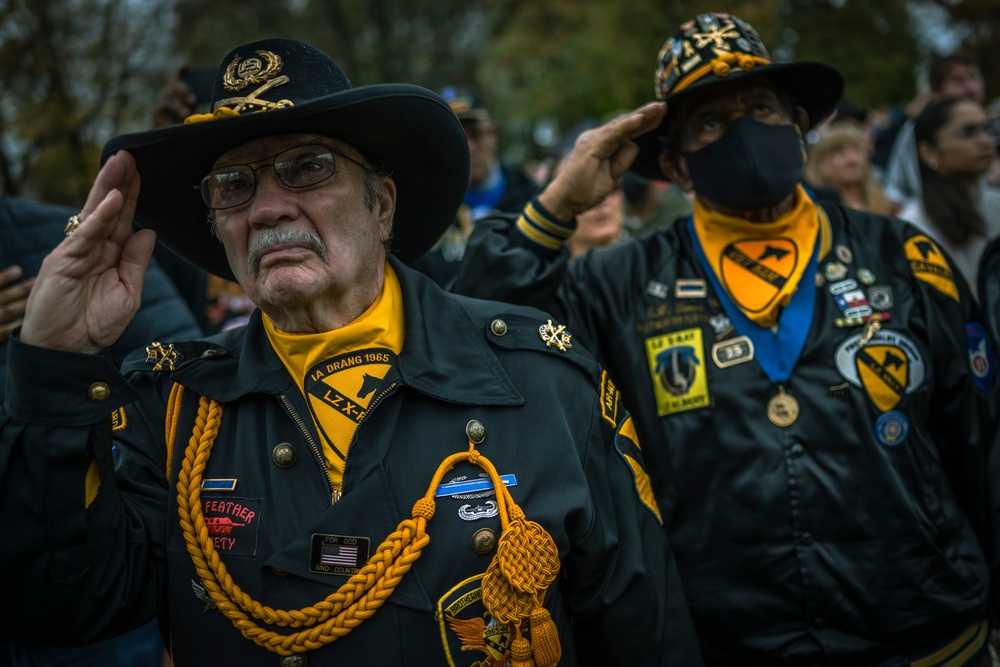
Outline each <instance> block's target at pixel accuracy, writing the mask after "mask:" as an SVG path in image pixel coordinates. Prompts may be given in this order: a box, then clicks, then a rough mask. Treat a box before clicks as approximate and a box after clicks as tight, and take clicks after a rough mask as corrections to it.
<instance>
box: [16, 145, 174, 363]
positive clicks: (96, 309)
mask: <svg viewBox="0 0 1000 667" xmlns="http://www.w3.org/2000/svg"><path fill="white" fill-rule="evenodd" d="M138 196H139V172H138V171H137V170H136V166H135V160H134V159H133V158H132V156H131V155H129V154H128V153H125V152H122V153H118V154H117V155H114V156H113V157H111V158H110V159H109V160H108V161H107V162H106V163H105V165H104V167H103V168H102V169H101V171H100V173H99V174H98V175H97V179H96V180H95V181H94V185H93V187H92V188H91V190H90V194H89V195H88V196H87V203H86V204H85V205H84V207H83V210H82V211H80V220H81V224H80V226H79V227H78V228H77V229H76V231H74V232H73V233H72V234H70V235H69V236H67V237H66V238H65V239H63V241H62V243H60V244H59V245H58V246H56V248H55V249H54V250H53V251H52V252H51V253H50V254H49V255H48V257H46V258H45V260H44V261H43V262H42V267H41V269H40V270H39V272H38V276H37V277H36V278H35V286H34V289H33V290H32V291H31V296H29V297H28V305H27V310H26V312H25V314H24V324H23V326H22V327H21V340H22V341H24V342H25V343H29V344H31V345H36V346H39V347H46V348H51V349H56V350H66V351H71V352H88V353H92V352H97V351H98V350H100V349H102V348H105V347H108V346H109V345H111V344H112V343H113V342H115V340H117V339H118V337H119V336H120V335H121V334H122V332H123V331H124V330H125V327H126V326H127V325H128V323H129V322H130V321H131V320H132V317H133V316H134V315H135V313H136V311H137V310H138V309H139V302H140V299H141V295H142V284H143V281H144V280H145V278H146V267H147V266H148V265H149V258H150V256H151V255H152V254H153V247H154V246H155V245H156V234H155V233H154V232H152V231H151V230H142V231H140V232H137V233H136V234H135V235H133V234H132V216H133V214H134V212H135V205H136V199H137V197H138Z"/></svg>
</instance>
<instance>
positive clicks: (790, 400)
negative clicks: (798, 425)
mask: <svg viewBox="0 0 1000 667" xmlns="http://www.w3.org/2000/svg"><path fill="white" fill-rule="evenodd" d="M767 418H768V419H770V420H771V423H772V424H774V425H775V426H780V427H782V428H785V427H786V426H791V425H792V424H794V423H795V420H796V419H798V418H799V402H798V401H797V400H795V397H794V396H791V395H789V394H786V393H785V390H784V389H781V390H779V391H778V393H777V394H775V395H774V396H772V397H771V400H770V401H768V402H767Z"/></svg>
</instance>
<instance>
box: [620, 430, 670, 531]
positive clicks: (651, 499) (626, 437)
mask: <svg viewBox="0 0 1000 667" xmlns="http://www.w3.org/2000/svg"><path fill="white" fill-rule="evenodd" d="M615 449H617V450H618V453H619V454H620V455H621V457H622V458H623V459H625V462H626V463H628V466H629V468H630V469H631V470H632V478H633V480H634V481H635V492H636V494H637V495H638V496H639V500H640V501H642V504H643V505H645V506H646V508H647V509H649V511H650V512H652V513H653V515H654V516H655V517H656V520H657V521H659V522H660V523H661V524H662V523H663V516H662V515H661V514H660V506H659V505H657V504H656V495H655V494H654V493H653V483H652V481H650V479H649V474H648V473H647V472H646V466H645V463H644V462H643V460H642V447H640V446H639V436H638V434H636V432H635V423H634V422H633V421H632V417H631V415H630V416H628V417H626V418H625V421H623V422H622V425H621V428H619V429H618V433H616V434H615Z"/></svg>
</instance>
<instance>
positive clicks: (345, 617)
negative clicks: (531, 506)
mask: <svg viewBox="0 0 1000 667" xmlns="http://www.w3.org/2000/svg"><path fill="white" fill-rule="evenodd" d="M180 398H181V392H180V391H178V392H177V393H176V394H175V395H172V396H171V399H172V400H171V406H170V408H169V410H168V413H169V416H170V419H171V420H172V421H173V422H174V423H173V425H172V426H171V425H169V424H168V426H167V430H166V435H167V436H168V437H170V436H172V435H174V434H175V433H176V421H177V420H178V419H179V418H180V412H181V411H180V405H179V404H180ZM221 422H222V405H221V404H220V403H218V402H216V401H213V400H211V399H207V398H205V397H200V398H199V402H198V414H197V416H196V418H195V425H194V429H193V430H192V432H191V438H190V440H189V441H188V445H187V448H186V449H185V451H184V459H183V461H182V462H181V470H180V472H179V473H178V476H177V506H178V507H177V513H178V516H179V519H180V525H181V532H182V534H183V536H184V543H185V545H186V546H187V550H188V553H189V554H190V555H191V560H192V562H193V563H194V567H195V571H196V572H197V573H198V577H199V578H200V579H201V581H202V584H203V585H204V586H205V591H206V592H207V593H208V595H209V597H211V599H212V601H213V602H214V603H215V605H216V607H217V608H218V609H219V611H221V612H222V613H223V615H225V617H226V618H228V619H229V621H230V622H231V623H232V624H233V626H234V627H235V628H236V629H237V630H239V631H240V632H241V633H242V634H243V636H244V637H246V638H247V639H249V640H251V641H253V642H254V643H256V644H257V645H259V646H262V647H264V648H266V649H267V650H269V651H272V652H274V653H277V654H279V655H292V654H295V653H302V652H304V651H308V650H312V649H317V648H321V647H322V646H325V645H327V644H330V643H332V642H334V641H336V640H337V639H339V638H340V637H343V636H345V635H347V634H348V633H349V632H350V631H351V630H353V629H354V628H355V627H357V626H358V625H359V624H360V623H361V622H362V621H364V620H365V619H367V618H369V617H371V615H372V614H374V613H375V611H376V610H377V609H378V608H379V607H381V606H382V604H383V603H384V602H385V601H386V600H387V599H388V598H389V596H390V595H392V593H393V591H394V590H395V589H396V586H397V585H398V584H399V582H400V581H401V580H402V578H403V575H405V574H406V573H407V572H409V570H410V568H411V567H412V566H413V563H414V562H415V561H416V560H417V559H418V558H419V557H420V554H421V552H422V551H423V548H424V547H426V546H427V544H428V543H430V536H429V535H427V532H426V528H427V522H428V521H429V520H430V519H431V518H432V517H433V516H434V510H435V502H434V494H435V492H436V490H437V488H438V486H439V485H440V483H441V480H442V479H443V478H444V475H446V474H447V473H448V471H449V470H451V469H452V468H453V467H454V466H455V464H457V463H459V462H461V461H469V462H470V463H474V464H475V465H478V466H479V467H480V468H482V469H483V470H485V471H486V472H487V474H488V475H489V477H490V479H491V481H492V482H493V487H494V490H495V492H496V497H497V506H498V510H499V515H500V524H501V536H500V544H499V546H498V548H497V554H496V556H495V557H494V559H493V561H492V562H491V563H490V566H489V568H487V573H486V575H485V576H484V577H483V601H484V604H485V605H486V607H487V609H488V610H490V613H491V614H493V616H494V617H496V618H497V620H500V621H501V622H508V621H510V622H514V623H515V624H516V626H515V627H516V640H515V645H513V646H512V657H515V660H514V662H513V663H512V664H515V665H519V667H520V666H522V665H523V667H530V666H531V665H537V667H551V666H554V665H555V664H556V663H558V662H559V658H560V656H561V648H560V646H559V634H558V631H557V630H556V627H555V624H554V623H553V622H552V619H551V618H550V617H549V615H548V612H547V611H546V610H545V609H544V608H543V607H541V601H542V600H544V597H545V589H546V588H547V587H548V586H549V584H550V583H551V582H552V581H553V580H554V579H555V577H556V575H557V574H558V572H559V554H558V550H557V549H556V546H555V543H554V542H553V541H552V537H551V536H550V535H549V534H548V533H547V532H546V531H545V529H544V528H542V527H541V526H540V525H538V524H537V523H534V522H532V521H526V520H525V517H524V512H523V511H522V510H521V508H520V507H518V506H517V504H516V503H515V502H514V500H513V498H511V496H510V493H509V492H508V491H507V487H506V486H505V485H504V483H503V481H502V480H501V479H500V475H499V474H498V473H497V471H496V468H495V467H494V466H493V464H492V463H491V462H490V460H489V459H487V458H486V457H485V456H482V455H480V454H479V452H477V451H476V449H475V446H474V444H473V443H472V442H471V441H470V443H469V450H468V451H465V452H460V453H457V454H452V455H451V456H449V457H448V458H446V459H445V460H444V461H442V462H441V465H439V466H438V469H437V472H435V474H434V477H433V479H432V480H431V483H430V485H429V487H428V489H427V493H426V494H425V495H424V497H423V498H420V499H418V500H417V501H416V503H414V505H413V511H412V516H413V518H412V519H405V520H403V521H401V522H400V523H399V525H398V526H397V528H396V530H395V531H394V532H392V533H391V534H390V535H389V536H388V537H386V538H385V540H384V541H383V542H382V544H380V545H379V546H378V548H377V549H376V550H375V555H374V556H372V557H371V559H369V561H368V563H367V564H365V566H364V567H362V568H361V569H360V570H359V571H358V572H357V573H356V574H354V575H353V576H351V578H350V579H348V580H347V582H345V583H344V584H343V585H342V586H341V587H340V588H339V589H338V590H337V591H335V592H333V593H331V594H330V595H329V596H327V597H326V599H324V600H322V601H320V602H317V603H316V604H315V605H313V606H310V607H304V608H302V609H297V610H290V611H289V610H281V609H273V608H271V607H268V606H265V605H262V604H261V603H259V602H257V601H256V600H254V599H253V598H251V597H250V596H249V595H248V594H246V593H245V592H243V590H242V589H241V588H240V587H239V586H237V585H236V583H235V582H234V581H233V579H232V577H231V576H230V575H229V572H228V570H227V569H226V566H225V564H224V563H223V562H222V559H221V558H219V554H218V552H217V551H216V550H215V546H214V544H213V542H212V540H211V538H210V537H209V534H208V526H207V524H206V523H205V516H204V514H203V511H202V503H201V483H202V476H203V474H204V472H205V467H206V466H207V464H208V458H209V455H210V454H211V451H212V446H213V445H214V443H215V439H216V437H217V436H218V433H219V427H220V425H221ZM168 475H169V472H168ZM491 571H493V572H494V574H493V575H492V576H491V575H490V572H491ZM488 579H489V580H490V582H491V584H490V593H489V594H488V595H487V580H488ZM487 598H489V599H488V600H487ZM501 615H502V616H501ZM251 617H252V618H254V619H257V620H259V621H263V622H264V623H266V624H269V625H276V626H279V627H283V628H304V629H303V630H299V631H298V632H293V633H291V634H287V635H282V634H279V633H277V632H275V631H273V630H268V629H265V628H262V627H261V626H259V625H257V624H256V623H255V622H254V621H252V620H251ZM529 618H530V619H531V621H530V622H531V635H532V640H533V643H534V647H531V644H529V643H528V641H527V640H526V639H524V638H523V637H522V636H521V624H522V623H523V622H524V621H525V620H527V619H529ZM526 647H527V649H526ZM526 650H527V651H528V653H527V654H526V653H525V652H526ZM532 650H533V654H534V659H533V660H532V657H531V651H532ZM515 654H516V656H515Z"/></svg>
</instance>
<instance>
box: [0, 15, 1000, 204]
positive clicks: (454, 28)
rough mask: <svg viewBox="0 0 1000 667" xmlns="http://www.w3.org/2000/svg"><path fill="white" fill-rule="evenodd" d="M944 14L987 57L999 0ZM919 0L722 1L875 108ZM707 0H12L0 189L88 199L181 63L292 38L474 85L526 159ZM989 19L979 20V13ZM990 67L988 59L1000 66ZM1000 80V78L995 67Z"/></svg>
mask: <svg viewBox="0 0 1000 667" xmlns="http://www.w3.org/2000/svg"><path fill="white" fill-rule="evenodd" d="M921 1H922V2H937V3H941V4H942V5H945V6H948V7H949V8H950V10H951V11H952V16H953V17H954V18H955V20H956V21H958V22H967V23H969V24H970V25H972V24H974V23H975V22H976V21H985V18H984V17H987V18H988V17H993V18H992V19H991V22H990V23H989V25H988V26H987V27H986V28H983V27H982V26H974V27H975V30H973V29H972V28H970V37H969V38H970V39H972V38H976V39H980V40H982V41H983V43H982V44H981V46H982V48H993V49H996V48H1000V47H997V45H996V42H997V40H995V39H993V40H992V41H991V39H989V38H986V37H982V34H985V32H983V31H986V32H989V34H990V35H992V32H991V31H992V30H993V29H994V26H996V25H997V24H998V21H997V20H996V12H997V11H998V10H997V8H996V5H997V0H962V2H958V3H954V4H953V3H952V0H921ZM907 6H908V2H907V0H720V2H718V3H717V4H716V5H713V6H712V7H711V10H713V11H729V12H732V13H734V14H736V15H738V16H740V17H741V18H743V19H745V20H747V21H748V22H750V23H751V24H752V25H754V27H755V28H757V30H758V32H760V33H761V36H762V37H763V39H764V41H765V43H767V44H771V45H773V47H774V51H773V53H772V55H773V56H774V57H775V59H776V60H779V61H781V60H789V59H792V58H796V59H815V60H821V61H825V62H829V63H831V64H833V65H835V66H837V67H839V68H841V69H842V70H844V72H845V73H846V75H847V81H848V85H847V91H848V97H849V99H851V100H852V101H854V102H855V103H856V104H859V105H869V106H880V105H885V104H888V103H890V102H899V101H906V100H908V99H909V98H910V97H912V95H913V92H914V89H915V74H914V72H915V71H917V70H918V69H919V68H920V65H921V63H920V58H919V55H920V53H921V51H920V50H919V47H920V44H919V40H918V39H917V37H915V36H914V32H913V26H912V25H910V23H909V21H908V18H907V16H908V15H907ZM705 10H706V6H705V5H704V3H703V2H695V1H694V0H674V1H672V2H663V1H662V0H615V2H607V0H547V1H546V2H535V1H533V0H367V1H366V2H357V0H272V1H271V2H267V3H259V2H252V3H242V4H240V5H237V6H234V5H233V4H232V3H205V2H201V1H200V0H0V85H2V86H3V91H4V95H3V99H2V102H0V187H2V189H3V191H4V192H5V193H7V194H23V195H26V196H29V197H35V198H39V199H47V200H51V201H56V202H61V203H65V204H68V205H80V203H81V202H82V200H83V197H84V196H85V194H86V191H87V186H88V184H89V183H90V181H91V180H92V179H93V177H94V175H95V174H96V172H97V167H98V156H99V151H100V147H101V146H102V145H103V144H104V142H105V141H107V140H108V139H109V138H110V137H112V136H114V135H115V134H119V133H121V132H126V131H136V130H142V129H146V128H148V127H149V125H150V123H151V111H152V105H153V101H154V98H155V95H156V92H157V91H158V90H159V89H160V88H161V87H163V86H164V85H165V84H166V83H167V82H168V81H169V80H170V78H171V77H172V76H173V75H174V73H175V72H176V71H177V70H178V69H179V68H180V67H181V66H182V65H183V64H185V63H186V64H189V65H191V66H211V67H215V66H217V65H218V63H219V60H220V59H221V57H222V56H223V55H225V53H226V52H227V51H228V50H229V49H230V48H232V46H234V45H236V44H241V43H246V42H250V41H253V40H256V39H262V38H265V37H274V36H284V37H288V36H291V37H295V38H297V39H301V40H303V41H306V42H309V43H311V44H314V45H316V46H317V47H319V48H321V49H323V50H324V51H326V52H328V53H330V54H331V55H333V56H334V58H335V59H336V60H337V61H338V62H340V63H341V65H342V66H343V67H344V69H345V71H346V72H347V73H348V75H349V76H350V77H351V80H352V81H353V83H354V85H365V84H373V83H386V82H407V83H414V84H418V85H423V86H426V87H428V88H431V89H433V90H439V89H441V88H442V87H443V86H445V85H470V86H472V87H475V88H477V89H478V90H479V91H480V92H481V94H482V97H483V98H484V100H485V102H486V103H487V105H488V106H489V107H490V109H491V112H492V114H493V116H494V117H495V119H496V120H497V121H498V122H499V123H500V124H501V125H502V126H503V131H502V133H501V139H502V142H503V145H502V146H501V149H502V150H503V152H504V155H505V157H507V159H508V160H510V161H513V162H518V161H521V160H526V159H529V158H534V157H539V156H541V154H542V153H543V152H544V150H545V147H544V146H539V145H538V144H537V143H535V142H534V141H533V137H534V136H535V135H534V131H535V130H536V128H538V127H540V126H545V127H548V128H550V129H552V130H553V131H552V132H550V138H552V137H555V138H558V136H559V135H561V134H563V133H565V132H567V131H568V130H569V129H570V128H573V127H574V126H577V125H578V124H579V123H580V122H581V121H583V120H586V119H597V120H601V119H605V118H607V117H608V116H610V115H613V114H615V113H617V112H620V111H622V110H625V109H630V108H632V107H635V106H637V105H639V104H642V103H644V102H647V101H649V100H651V99H652V97H653V72H654V69H655V65H656V54H657V52H658V51H659V49H660V47H661V45H662V44H663V41H664V40H665V39H666V37H668V36H669V35H670V34H672V33H673V32H674V30H675V29H676V27H677V26H678V25H679V24H680V23H681V22H682V21H684V20H687V19H689V18H692V17H693V16H694V15H695V14H696V13H698V12H700V11H705ZM975 12H979V13H975ZM998 61H1000V59H998V58H996V57H995V56H993V57H992V60H986V59H985V58H984V63H986V62H988V63H992V62H998ZM993 72H994V73H996V72H997V70H996V68H993Z"/></svg>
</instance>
